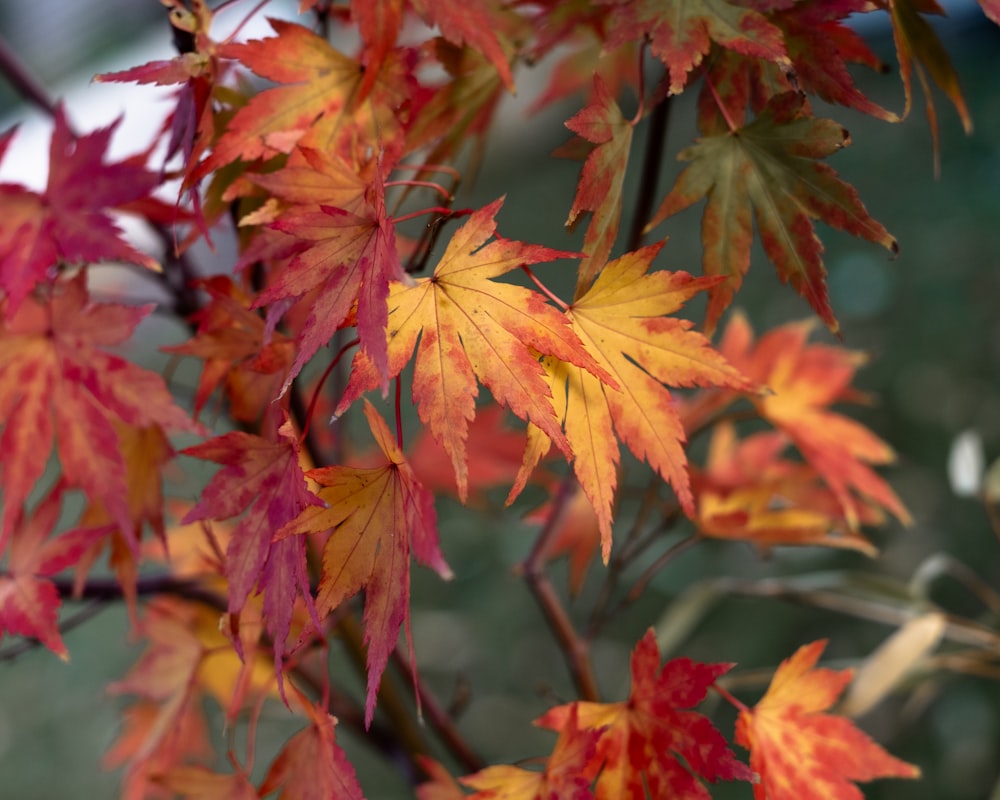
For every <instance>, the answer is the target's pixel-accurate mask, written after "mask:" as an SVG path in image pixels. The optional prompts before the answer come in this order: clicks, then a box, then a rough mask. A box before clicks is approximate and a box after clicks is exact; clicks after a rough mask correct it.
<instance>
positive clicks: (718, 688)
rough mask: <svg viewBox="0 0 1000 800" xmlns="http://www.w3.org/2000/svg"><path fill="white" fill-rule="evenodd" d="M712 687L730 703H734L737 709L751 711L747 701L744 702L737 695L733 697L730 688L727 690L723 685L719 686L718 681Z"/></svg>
mask: <svg viewBox="0 0 1000 800" xmlns="http://www.w3.org/2000/svg"><path fill="white" fill-rule="evenodd" d="M711 688H713V689H714V690H715V691H716V692H718V693H719V695H720V696H721V697H722V698H723V699H724V700H725V701H726V702H728V703H729V704H730V705H732V706H733V707H734V708H735V709H736V710H737V711H749V710H750V709H749V708H747V706H746V703H744V702H743V701H741V700H738V699H736V698H735V697H733V695H732V694H730V693H729V691H728V690H726V689H724V688H723V687H721V686H719V684H718V682H716V683H713V684H712V687H711Z"/></svg>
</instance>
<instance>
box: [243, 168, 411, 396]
mask: <svg viewBox="0 0 1000 800" xmlns="http://www.w3.org/2000/svg"><path fill="white" fill-rule="evenodd" d="M366 195H367V198H368V202H366V203H365V204H364V207H363V209H359V212H360V213H354V212H352V211H348V210H346V209H342V208H336V207H332V206H328V205H325V204H324V205H321V206H320V207H319V208H318V209H314V208H307V207H302V206H295V207H293V208H291V209H289V210H287V211H285V212H284V213H283V214H282V215H281V217H280V218H279V219H277V220H276V221H275V222H273V223H272V227H273V228H274V229H276V230H278V231H281V232H282V233H284V234H286V235H288V236H289V237H292V239H293V240H294V241H295V242H296V244H297V249H298V253H297V255H295V256H294V257H293V258H292V259H291V261H290V262H289V263H288V264H287V266H284V267H283V268H282V269H280V270H279V271H278V273H277V275H276V277H275V278H274V280H273V282H272V283H271V284H270V285H269V286H268V287H267V288H266V289H265V290H264V291H263V292H262V293H261V294H260V296H259V297H258V298H257V300H256V301H255V303H254V305H255V307H257V306H262V305H266V304H270V303H274V302H275V301H280V300H283V299H286V298H291V297H301V296H302V295H304V294H306V293H307V292H309V291H312V290H313V289H319V290H320V291H319V293H318V295H317V296H316V298H315V299H314V300H313V301H312V303H311V304H310V310H309V316H308V318H307V319H306V321H305V323H304V324H303V326H302V330H301V332H300V333H299V339H298V343H299V350H298V353H297V354H296V356H295V361H294V362H293V363H292V366H291V369H290V370H289V372H288V375H287V376H286V378H285V383H284V385H283V386H282V390H281V391H282V392H284V391H285V390H286V389H287V388H288V387H289V386H290V385H291V382H292V379H293V378H295V376H296V375H298V373H299V372H300V371H301V370H302V368H303V367H304V366H305V365H306V363H307V362H308V361H309V359H310V358H311V357H312V356H313V355H314V354H315V353H316V351H317V350H319V348H320V347H322V346H323V345H325V344H326V343H327V342H328V341H329V340H330V338H331V337H332V336H333V334H334V333H335V332H336V330H337V329H338V328H339V327H340V326H341V325H342V324H343V322H344V320H345V319H347V317H348V315H349V314H350V313H351V311H352V310H355V309H356V325H357V329H358V338H359V339H360V340H361V349H362V351H363V352H364V353H365V354H366V355H367V356H368V357H369V359H370V360H371V363H372V364H373V365H374V367H375V369H376V371H377V372H378V374H379V375H380V376H381V379H380V385H381V386H382V389H383V391H386V390H387V389H388V385H389V379H388V376H387V370H388V355H387V350H386V348H387V344H386V336H385V329H386V324H387V321H388V307H387V305H386V299H387V297H388V296H389V284H390V282H391V281H401V280H404V279H405V278H406V274H405V273H404V272H403V267H402V264H401V263H400V260H399V253H398V251H397V249H396V235H395V225H394V223H393V220H392V218H391V217H389V216H387V214H386V210H385V197H384V194H383V189H382V182H381V180H380V179H378V177H377V176H376V177H375V178H374V179H373V183H372V184H371V185H370V187H369V190H368V191H367V192H366Z"/></svg>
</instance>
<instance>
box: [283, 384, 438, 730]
mask: <svg viewBox="0 0 1000 800" xmlns="http://www.w3.org/2000/svg"><path fill="white" fill-rule="evenodd" d="M365 417H366V418H367V419H368V424H369V426H370V427H371V430H372V434H373V435H374V437H375V441H376V442H377V443H378V446H379V448H380V449H381V450H382V453H383V454H384V456H385V461H384V463H383V464H382V465H380V466H378V467H372V468H353V467H342V466H337V467H323V468H320V469H314V470H311V471H310V472H309V473H308V475H309V477H310V478H312V479H313V480H314V481H316V483H318V484H319V485H320V487H321V488H320V489H319V491H318V494H319V496H320V497H321V498H322V499H323V501H324V502H325V503H326V508H318V507H315V506H313V507H311V508H307V509H305V511H303V512H302V514H300V515H299V516H298V518H297V519H295V520H292V521H291V522H289V523H288V524H287V525H285V526H284V527H283V528H281V530H279V531H278V532H277V534H276V538H277V539H284V538H286V537H289V536H294V535H296V534H305V533H319V532H323V531H328V530H333V534H332V535H331V536H330V538H329V539H328V540H327V543H326V547H325V548H324V550H323V574H322V576H321V577H320V581H319V592H318V594H317V598H316V604H317V606H318V609H319V613H320V615H322V616H325V615H326V614H328V613H329V612H330V611H331V610H332V609H334V608H336V607H337V606H338V605H340V604H341V603H342V602H343V601H344V600H347V599H348V598H350V597H353V596H354V595H355V594H357V593H358V592H360V591H361V590H362V589H365V614H364V623H365V644H366V645H367V646H368V699H367V702H366V703H365V724H366V725H368V724H371V720H372V715H373V714H374V713H375V696H376V694H377V692H378V687H379V681H380V680H381V678H382V672H383V671H384V670H385V665H386V663H387V662H388V660H389V654H390V653H391V652H392V651H393V649H394V648H395V646H396V641H397V639H398V638H399V628H400V626H401V625H403V623H404V622H405V623H406V634H407V639H409V633H410V631H409V627H410V626H409V616H410V614H409V607H408V605H407V604H408V602H409V597H410V549H411V547H412V549H413V553H414V555H415V556H416V557H417V560H418V561H419V562H420V563H422V564H426V565H427V566H429V567H432V568H433V569H434V570H435V571H436V572H437V573H438V574H439V575H441V576H442V577H443V578H450V577H451V569H450V568H449V567H448V565H447V564H446V563H445V560H444V556H443V555H442V554H441V551H440V549H439V548H438V534H437V516H436V514H435V512H434V498H433V497H432V496H431V494H430V493H429V492H428V491H427V490H426V489H424V487H423V486H421V485H420V483H419V482H418V481H417V479H416V477H415V476H414V474H413V470H412V469H411V468H410V465H409V464H407V463H406V458H405V457H404V456H403V453H402V451H401V450H400V449H399V446H398V445H397V444H396V441H395V439H393V437H392V435H391V434H390V433H389V428H388V426H387V425H386V424H385V421H384V420H383V419H382V418H381V417H380V416H379V414H378V412H377V411H376V410H375V408H374V406H372V405H371V403H369V402H367V401H365ZM411 649H412V646H411Z"/></svg>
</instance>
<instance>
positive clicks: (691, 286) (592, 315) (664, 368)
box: [515, 243, 753, 562]
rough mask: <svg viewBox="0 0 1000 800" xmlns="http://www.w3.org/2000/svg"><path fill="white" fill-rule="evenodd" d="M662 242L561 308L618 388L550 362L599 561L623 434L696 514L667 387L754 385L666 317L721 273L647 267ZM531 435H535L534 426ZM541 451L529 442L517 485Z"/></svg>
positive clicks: (610, 269)
mask: <svg viewBox="0 0 1000 800" xmlns="http://www.w3.org/2000/svg"><path fill="white" fill-rule="evenodd" d="M661 247H662V243H661V244H658V245H653V246H651V247H645V248H643V249H642V250H638V251H636V252H634V253H627V254H626V255H624V256H622V257H621V258H618V259H616V260H614V261H612V262H610V263H608V264H607V265H606V266H605V267H604V269H603V270H601V272H600V274H599V275H598V277H597V280H596V281H594V284H593V286H591V287H590V290H589V291H588V292H587V293H586V294H585V295H583V297H581V298H580V299H579V300H577V301H576V302H574V303H573V305H572V306H570V307H569V309H567V311H566V316H567V318H568V319H569V320H570V323H571V324H572V327H573V331H574V332H575V333H576V334H577V336H579V338H580V340H581V341H582V342H583V343H584V345H586V347H587V350H588V351H590V352H591V353H593V354H594V357H595V358H596V359H597V362H598V364H600V366H601V367H602V368H603V369H604V370H606V371H607V372H608V373H610V374H611V375H612V376H613V377H614V381H615V383H616V384H617V386H615V385H611V384H609V383H608V382H606V381H602V380H600V379H599V378H597V377H595V376H594V375H593V374H591V373H589V372H587V371H585V370H583V369H580V368H579V367H576V366H574V365H572V364H566V363H564V362H559V361H556V360H555V359H547V360H546V365H547V366H548V368H549V372H550V380H551V382H552V387H553V391H552V393H553V397H554V403H555V408H556V409H558V410H559V414H560V418H561V419H562V421H563V422H564V424H565V426H566V437H567V438H568V439H569V442H570V445H571V446H572V448H573V452H574V453H575V455H576V458H575V460H574V462H573V469H574V471H575V472H576V477H577V479H578V480H579V481H580V485H581V486H582V487H583V490H584V492H586V494H587V497H588V498H589V499H590V502H591V504H592V505H593V506H594V510H595V511H596V512H597V517H598V522H599V525H600V529H601V542H602V553H603V556H604V560H605V562H606V561H607V560H608V556H609V554H610V552H611V521H612V520H611V516H612V515H611V505H612V501H613V499H614V494H615V488H616V487H617V484H618V475H617V468H618V457H619V455H618V453H619V451H618V441H619V439H620V440H621V441H622V442H623V443H624V444H625V445H626V446H627V447H628V448H629V449H630V450H631V451H632V452H633V453H634V454H635V456H636V457H637V458H640V459H643V460H645V461H648V462H649V464H650V466H652V467H653V469H655V470H656V471H657V472H658V473H659V474H660V475H661V476H662V477H663V479H664V480H666V481H667V482H668V483H670V485H671V486H672V487H673V489H674V491H675V492H676V494H677V497H678V499H679V500H680V503H681V506H682V507H683V508H684V510H685V512H687V513H688V515H692V516H693V514H694V501H693V498H692V496H691V487H690V481H689V478H688V473H687V456H686V455H685V453H684V447H683V445H684V429H683V426H682V425H681V422H680V419H679V417H678V415H677V411H676V409H675V408H674V400H673V398H672V396H671V394H670V391H669V390H668V389H667V386H727V387H730V388H735V389H746V390H750V389H752V388H753V386H752V384H751V383H750V382H749V381H748V380H746V379H745V378H744V377H743V376H742V375H741V374H740V373H739V372H738V371H737V370H736V369H735V368H734V367H733V366H732V365H730V364H729V362H728V361H726V359H725V358H724V357H723V356H721V355H720V354H719V353H718V352H717V351H716V350H714V349H713V348H712V346H711V344H710V343H709V341H708V339H706V338H705V337H704V336H703V335H702V334H700V333H698V332H697V331H695V330H693V323H691V322H690V321H688V320H683V319H675V318H672V317H668V316H667V315H668V314H672V313H674V312H675V311H677V310H678V309H680V308H681V307H682V306H683V305H684V303H685V302H687V301H688V300H690V299H691V298H692V297H694V295H696V294H697V293H698V292H701V291H704V290H705V289H708V288H710V287H711V286H713V285H714V284H716V283H717V280H715V279H713V278H694V277H692V276H691V275H688V274H687V273H686V272H666V271H658V272H649V271H648V270H649V267H650V264H651V263H652V260H653V258H654V257H655V256H656V254H657V253H658V252H659V251H660V248H661ZM546 433H547V432H546ZM531 436H532V437H534V438H535V439H537V438H538V436H539V432H538V431H537V430H536V431H533V432H532V433H531ZM544 449H545V448H544V447H533V448H532V450H531V452H530V455H529V457H528V458H527V459H526V461H525V465H524V468H523V469H522V473H521V475H520V476H519V480H518V482H517V484H516V485H515V490H516V489H517V488H519V487H520V486H521V485H522V480H523V479H524V477H525V475H526V473H527V472H528V471H529V470H530V468H533V467H534V465H535V461H534V457H535V456H537V455H538V454H540V453H541V452H542V451H543V450H544Z"/></svg>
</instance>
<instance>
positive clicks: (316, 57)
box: [192, 18, 362, 179]
mask: <svg viewBox="0 0 1000 800" xmlns="http://www.w3.org/2000/svg"><path fill="white" fill-rule="evenodd" d="M269 22H270V23H271V27H272V28H273V29H274V32H275V33H276V34H277V36H273V37H269V38H266V39H255V40H252V41H249V42H245V43H239V44H224V45H219V46H218V47H217V48H216V54H217V55H218V56H220V57H222V58H231V59H235V60H237V61H240V62H242V63H243V64H245V65H246V66H247V67H248V68H250V69H252V70H253V71H254V72H256V73H257V74H258V75H260V76H261V77H262V78H267V79H268V80H271V81H275V82H277V83H278V84H279V85H278V86H276V87H275V88H272V89H266V90H265V91H263V92H261V93H260V94H257V95H254V96H253V97H252V98H251V99H250V101H249V102H248V103H247V104H246V105H245V106H243V107H242V108H240V109H239V111H237V112H236V114H235V116H234V117H233V119H232V121H231V122H230V123H229V126H228V128H227V129H226V132H225V133H224V134H223V135H222V136H221V137H220V138H219V140H218V141H217V142H216V143H215V145H214V147H213V148H212V153H211V154H210V155H209V156H208V158H206V159H205V160H204V161H203V162H202V163H201V165H200V166H199V167H198V168H197V169H196V170H195V171H194V174H193V176H192V177H193V178H194V179H199V178H201V177H204V176H205V175H207V174H209V173H210V172H212V171H214V170H217V169H218V168H219V167H222V166H225V165H226V164H229V163H230V162H233V161H235V160H237V159H242V160H243V161H254V160H256V159H260V158H270V157H272V156H275V155H278V154H281V153H290V152H291V151H292V149H293V147H294V146H295V144H296V143H297V142H298V140H299V139H301V138H302V136H303V134H304V133H305V132H306V131H307V130H308V129H309V128H310V127H311V126H312V125H313V124H314V123H316V121H317V120H318V119H321V118H322V117H324V116H326V117H334V118H338V117H339V116H340V115H341V113H342V112H343V110H344V108H345V106H346V105H347V104H348V103H349V101H350V99H351V97H352V95H353V94H354V93H356V92H357V89H358V87H359V85H360V82H361V79H362V69H361V65H360V64H359V63H358V62H357V61H355V60H354V59H352V58H348V57H347V56H345V55H344V54H343V53H341V52H339V51H337V50H335V49H334V48H333V47H331V46H330V44H329V43H328V42H327V41H326V40H325V39H323V38H322V37H320V36H317V35H316V34H315V33H313V32H312V31H310V30H309V29H308V28H305V27H303V26H302V25H297V24H295V23H293V22H288V21H285V20H280V19H274V18H272V19H270V20H269Z"/></svg>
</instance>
